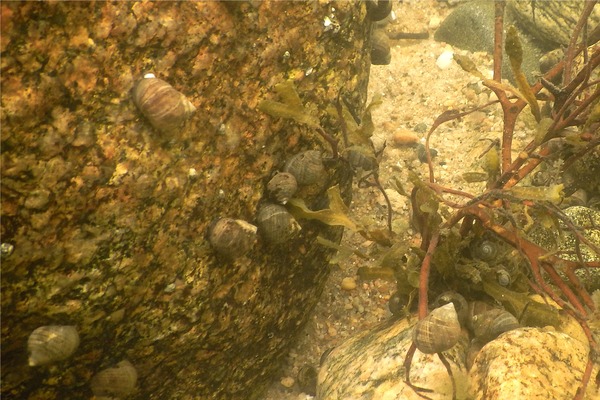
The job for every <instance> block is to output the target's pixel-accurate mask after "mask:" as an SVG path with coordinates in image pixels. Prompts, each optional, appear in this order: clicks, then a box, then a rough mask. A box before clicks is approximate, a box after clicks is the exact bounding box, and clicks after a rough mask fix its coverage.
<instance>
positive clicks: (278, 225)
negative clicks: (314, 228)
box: [256, 204, 301, 244]
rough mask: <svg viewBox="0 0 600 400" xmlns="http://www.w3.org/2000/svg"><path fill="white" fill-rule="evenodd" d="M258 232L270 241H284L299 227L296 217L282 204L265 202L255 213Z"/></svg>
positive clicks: (293, 234) (295, 232)
mask: <svg viewBox="0 0 600 400" xmlns="http://www.w3.org/2000/svg"><path fill="white" fill-rule="evenodd" d="M256 223H257V225H258V232H259V233H260V235H261V236H262V237H263V238H265V239H266V240H267V241H268V242H270V243H275V244H279V243H284V242H286V241H287V240H289V239H291V238H293V237H294V236H295V235H296V234H297V233H298V231H299V230H300V229H301V228H300V225H299V224H298V222H297V221H296V219H295V218H294V217H293V216H292V214H290V213H289V212H288V210H287V209H286V208H285V207H284V206H280V205H278V204H265V205H264V206H262V207H261V208H260V209H259V210H258V214H257V215H256Z"/></svg>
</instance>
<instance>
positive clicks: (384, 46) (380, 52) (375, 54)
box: [371, 29, 392, 65]
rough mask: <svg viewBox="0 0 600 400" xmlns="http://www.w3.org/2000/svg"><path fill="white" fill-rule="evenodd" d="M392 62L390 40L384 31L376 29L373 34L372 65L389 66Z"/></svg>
mask: <svg viewBox="0 0 600 400" xmlns="http://www.w3.org/2000/svg"><path fill="white" fill-rule="evenodd" d="M391 61H392V53H391V50H390V38H389V37H388V35H387V33H385V30H383V29H375V30H373V33H372V34H371V64H373V65H388V64H389V63H390V62H391Z"/></svg>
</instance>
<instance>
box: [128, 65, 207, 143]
mask: <svg viewBox="0 0 600 400" xmlns="http://www.w3.org/2000/svg"><path fill="white" fill-rule="evenodd" d="M133 101H134V103H135V105H136V106H137V107H138V108H139V109H140V111H141V112H142V114H144V116H145V117H146V118H148V120H149V121H150V123H151V124H152V126H153V127H154V128H156V129H158V130H159V131H161V132H163V133H171V132H176V131H177V130H178V129H179V128H181V126H182V125H183V124H184V123H185V121H186V120H187V119H188V118H189V117H190V115H191V114H193V113H194V111H196V107H194V105H193V104H192V103H191V102H190V101H189V100H188V99H187V98H186V97H185V96H184V95H183V93H181V92H179V91H177V90H176V89H175V88H174V87H173V86H171V85H170V84H168V83H167V82H165V81H163V80H162V79H158V78H156V77H155V76H154V75H152V74H147V75H145V76H144V78H143V79H141V80H140V81H139V82H138V83H137V84H136V86H135V87H134V89H133Z"/></svg>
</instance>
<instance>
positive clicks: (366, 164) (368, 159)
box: [346, 145, 378, 171]
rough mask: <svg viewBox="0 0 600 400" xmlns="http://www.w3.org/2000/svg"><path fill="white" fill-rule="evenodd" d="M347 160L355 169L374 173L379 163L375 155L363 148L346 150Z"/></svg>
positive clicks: (356, 147)
mask: <svg viewBox="0 0 600 400" xmlns="http://www.w3.org/2000/svg"><path fill="white" fill-rule="evenodd" d="M346 158H347V159H348V162H349V163H350V166H351V167H352V168H353V169H355V170H356V169H362V170H363V171H372V170H374V169H376V168H377V166H378V162H377V158H376V157H375V153H374V152H373V151H370V152H369V150H368V149H365V148H364V147H362V146H357V145H355V146H350V147H348V148H347V149H346Z"/></svg>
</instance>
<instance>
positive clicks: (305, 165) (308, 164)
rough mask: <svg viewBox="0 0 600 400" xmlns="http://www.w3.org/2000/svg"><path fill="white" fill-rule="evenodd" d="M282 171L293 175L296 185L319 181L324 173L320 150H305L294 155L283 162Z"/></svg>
mask: <svg viewBox="0 0 600 400" xmlns="http://www.w3.org/2000/svg"><path fill="white" fill-rule="evenodd" d="M284 171H285V172H289V173H290V174H292V175H294V177H295V178H296V182H298V185H312V184H315V183H318V182H321V181H322V180H323V177H324V176H325V173H326V172H325V165H323V158H322V157H321V152H320V151H318V150H307V151H303V152H302V153H298V154H296V155H294V156H293V157H292V158H290V159H289V160H288V162H287V163H286V164H285V168H284Z"/></svg>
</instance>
